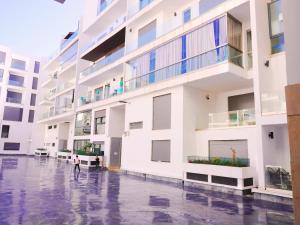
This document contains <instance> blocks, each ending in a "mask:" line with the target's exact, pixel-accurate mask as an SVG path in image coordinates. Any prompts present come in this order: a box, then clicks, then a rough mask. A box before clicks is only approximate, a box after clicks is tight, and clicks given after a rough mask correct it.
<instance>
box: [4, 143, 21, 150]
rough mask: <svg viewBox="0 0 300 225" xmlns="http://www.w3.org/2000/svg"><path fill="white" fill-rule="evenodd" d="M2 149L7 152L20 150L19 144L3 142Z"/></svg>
mask: <svg viewBox="0 0 300 225" xmlns="http://www.w3.org/2000/svg"><path fill="white" fill-rule="evenodd" d="M3 149H4V150H9V151H19V150H20V143H13V142H5V143H4V148H3Z"/></svg>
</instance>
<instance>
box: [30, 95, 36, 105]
mask: <svg viewBox="0 0 300 225" xmlns="http://www.w3.org/2000/svg"><path fill="white" fill-rule="evenodd" d="M35 104H36V94H31V97H30V106H35Z"/></svg>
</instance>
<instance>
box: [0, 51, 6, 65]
mask: <svg viewBox="0 0 300 225" xmlns="http://www.w3.org/2000/svg"><path fill="white" fill-rule="evenodd" d="M5 59H6V53H5V52H1V51H0V65H4V64H5Z"/></svg>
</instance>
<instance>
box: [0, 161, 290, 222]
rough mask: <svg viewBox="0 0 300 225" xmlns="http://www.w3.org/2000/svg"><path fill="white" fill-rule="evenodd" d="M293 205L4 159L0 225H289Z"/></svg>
mask: <svg viewBox="0 0 300 225" xmlns="http://www.w3.org/2000/svg"><path fill="white" fill-rule="evenodd" d="M292 218H293V217H292V208H291V207H290V206H286V205H282V204H278V203H271V202H265V201H260V200H253V199H252V198H249V197H242V196H234V195H229V194H224V193H217V192H212V191H207V190H200V189H197V188H185V189H182V187H180V186H178V185H175V184H167V183H165V182H159V181H149V180H144V179H143V178H141V177H136V176H129V175H125V174H119V173H112V172H107V171H87V170H83V169H82V170H81V172H80V173H74V171H73V166H72V165H71V164H68V163H65V162H58V161H55V160H54V159H40V158H32V157H14V156H10V157H7V156H5V157H4V156H3V157H0V225H6V224H9V225H15V224H26V225H27V224H28V225H37V224H41V225H44V224H45V225H46V224H53V225H61V224H82V225H83V224H91V225H119V224H122V225H123V224H124V225H129V224H130V225H148V224H156V225H169V224H178V225H240V224H245V225H252V224H253V225H254V224H255V225H265V224H271V225H279V224H283V225H289V224H293V219H292Z"/></svg>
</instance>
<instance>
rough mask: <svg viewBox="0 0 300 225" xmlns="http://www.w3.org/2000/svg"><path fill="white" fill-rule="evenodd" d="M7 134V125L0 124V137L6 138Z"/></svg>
mask: <svg viewBox="0 0 300 225" xmlns="http://www.w3.org/2000/svg"><path fill="white" fill-rule="evenodd" d="M8 136H9V125H2V132H1V138H8Z"/></svg>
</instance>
